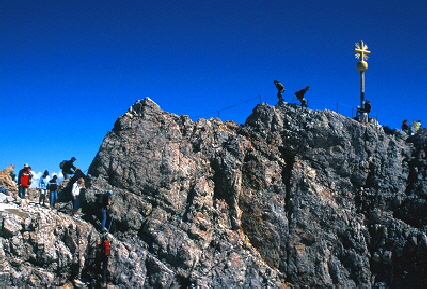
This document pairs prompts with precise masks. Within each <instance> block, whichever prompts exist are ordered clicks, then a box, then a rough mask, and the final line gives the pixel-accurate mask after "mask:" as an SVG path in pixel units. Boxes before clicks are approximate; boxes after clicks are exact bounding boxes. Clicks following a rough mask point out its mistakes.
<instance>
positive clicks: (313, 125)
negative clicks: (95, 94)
mask: <svg viewBox="0 0 427 289" xmlns="http://www.w3.org/2000/svg"><path fill="white" fill-rule="evenodd" d="M425 140H426V134H425V131H424V130H423V129H421V130H419V131H418V133H416V134H415V135H412V136H407V135H406V134H405V133H403V132H402V131H400V130H390V129H388V128H386V127H381V126H374V125H362V124H361V123H359V122H357V121H355V120H353V119H349V118H346V117H344V116H342V115H339V114H337V113H335V112H331V111H327V110H325V111H314V110H311V109H308V108H305V107H301V106H299V105H296V104H287V103H279V104H277V105H268V104H265V103H261V104H258V105H257V106H256V107H255V108H254V109H253V112H252V114H251V115H250V116H249V117H248V119H247V120H246V123H245V124H244V125H238V124H236V123H234V122H231V121H226V122H223V121H221V120H219V119H209V120H206V119H199V120H198V121H197V122H194V121H193V120H191V119H190V118H189V117H187V116H178V115H174V114H169V113H166V112H164V111H162V109H161V108H160V107H159V106H158V105H157V104H156V103H154V102H153V101H152V100H151V99H148V98H146V99H144V100H139V101H137V102H136V103H135V104H133V105H132V106H131V108H130V109H129V111H128V112H127V113H125V114H124V115H122V116H120V117H119V118H118V119H117V121H116V122H115V124H114V128H113V129H112V130H111V131H109V132H108V133H107V135H106V136H105V139H104V141H103V143H102V145H101V147H100V149H99V152H98V154H97V155H96V157H95V158H94V160H93V162H92V164H91V166H90V168H89V174H90V175H91V177H92V181H91V183H92V187H91V188H89V189H88V191H87V192H86V198H85V200H84V201H83V212H84V214H85V216H86V217H85V218H84V221H86V222H87V223H86V224H87V225H85V226H88V229H87V231H91V232H93V236H97V234H98V233H97V229H96V226H97V223H96V218H95V217H94V216H93V215H94V212H93V211H92V210H91V208H92V204H93V202H94V200H95V199H94V195H95V193H96V192H97V191H100V190H107V189H113V190H114V191H115V194H114V204H113V205H111V208H110V209H111V211H110V214H111V215H112V216H113V217H114V222H115V228H116V229H115V231H114V234H113V235H111V238H112V239H114V242H113V246H112V249H111V252H112V256H111V257H110V262H109V264H108V271H109V275H108V281H109V283H110V284H111V285H113V284H114V285H121V286H126V287H134V286H136V287H142V288H183V287H184V288H185V287H191V288H192V287H194V288H197V287H201V288H202V287H203V288H226V287H228V288H264V287H267V286H270V287H271V288H286V286H288V287H289V288H293V287H297V286H308V287H316V286H317V287H328V286H329V287H331V288H332V286H334V285H335V286H348V287H368V288H369V287H381V288H409V287H411V288H421V287H426V285H427V277H426V275H425V274H424V272H425V271H426V270H427V264H426V262H427V261H426V260H427V258H426V257H427V255H426V254H427V237H426V234H425V230H426V229H425V225H424V224H425V223H426V218H427V213H426V212H427V210H425V206H426V201H425V200H426V194H425V192H427V187H426V182H425V181H424V180H425V178H427V172H426V170H425V167H427V161H426V150H425V143H426V142H425ZM69 219H72V218H69ZM67 220H68V219H67ZM84 221H80V220H79V221H75V222H79V223H78V225H73V226H74V227H79V226H83V224H84V223H85V222H84ZM90 224H93V225H94V226H95V227H93V226H92V225H90ZM74 227H73V228H74ZM17 231H18V233H16V234H18V235H19V234H21V235H22V236H23V235H24V233H22V232H21V233H19V230H17ZM84 231H85V230H84ZM87 231H85V234H86V235H85V236H87V234H89V233H87ZM21 235H19V236H21ZM14 238H15V239H16V235H13V234H4V235H3V237H2V241H3V247H2V248H3V249H2V250H3V256H5V257H4V259H5V262H8V264H9V265H8V266H11V267H13V268H14V270H17V268H16V266H15V265H14V264H15V263H16V262H15V261H16V259H22V262H30V258H31V257H30V256H29V257H26V255H24V254H23V253H22V252H21V253H20V254H21V255H19V254H18V255H17V253H16V251H14V250H13V249H12V248H13V246H12V244H13V240H14ZM21 238H22V239H23V240H22V242H24V243H25V244H28V246H30V247H31V244H32V243H31V240H27V239H25V238H24V237H21ZM55 238H56V237H55ZM58 238H59V237H58ZM62 238H65V237H62ZM70 238H71V237H70V236H68V235H67V240H68V242H65V243H64V246H65V247H64V248H62V250H63V251H66V252H70V256H73V254H74V255H75V254H76V252H77V251H78V250H79V246H77V248H76V247H73V246H71V245H69V244H70V242H71V241H70V240H69V239H70ZM86 239H90V238H89V237H86ZM58 242H60V240H58ZM5 244H6V245H5ZM89 244H90V242H89V241H88V242H83V246H82V249H81V250H83V251H85V252H90V251H91V249H90V245H89ZM24 247H25V246H24ZM52 250H54V249H52ZM58 250H59V249H58ZM1 252H2V251H1V250H0V253H1ZM80 252H82V251H80ZM0 256H2V255H1V254H0ZM55 256H57V262H59V260H60V259H61V257H60V256H59V255H58V254H57V255H55ZM67 256H68V255H67ZM52 258H53V257H52ZM70 258H71V257H70ZM14 260H15V261H14ZM14 262H15V263H14ZM38 262H39V263H37V262H30V263H31V264H32V265H33V268H34V270H35V271H36V270H42V268H44V266H45V265H46V264H44V263H43V262H41V261H38ZM91 262H94V261H89V259H86V260H85V262H80V263H79V264H80V265H79V266H80V269H79V270H76V267H75V265H74V267H73V265H72V264H73V262H71V261H70V262H69V264H68V263H67V264H68V265H67V264H66V265H67V266H68V267H67V266H65V265H64V267H63V268H62V269H61V270H62V272H63V273H62V274H63V275H61V276H62V277H63V276H64V275H65V276H68V277H67V278H72V275H73V274H74V275H79V276H81V278H86V279H94V278H96V272H95V270H94V269H93V267H91V266H92V263H91ZM14 266H15V267H14ZM44 270H46V269H44ZM49 272H50V271H49ZM73 272H74V273H73ZM67 274H68V275H67ZM51 275H52V280H54V281H52V283H51V284H56V285H60V284H61V281H60V280H62V279H60V273H59V272H58V271H55V272H54V271H52V272H51ZM13 278H14V277H13V275H11V277H10V279H8V280H11V281H8V282H9V283H6V284H15V283H13V282H15V281H13ZM21 282H22V281H21ZM24 284H30V282H29V281H28V282H27V283H24Z"/></svg>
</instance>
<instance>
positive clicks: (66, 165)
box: [3, 157, 85, 215]
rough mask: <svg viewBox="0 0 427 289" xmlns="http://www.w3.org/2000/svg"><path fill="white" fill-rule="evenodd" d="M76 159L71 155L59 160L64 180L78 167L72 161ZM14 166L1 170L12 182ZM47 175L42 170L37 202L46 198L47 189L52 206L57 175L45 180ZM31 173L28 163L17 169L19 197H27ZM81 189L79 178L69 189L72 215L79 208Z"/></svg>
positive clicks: (80, 179)
mask: <svg viewBox="0 0 427 289" xmlns="http://www.w3.org/2000/svg"><path fill="white" fill-rule="evenodd" d="M75 160H76V158H75V157H72V158H71V159H70V160H67V161H63V162H61V165H60V167H61V172H62V175H63V176H64V180H69V179H70V175H72V174H74V173H75V172H76V171H77V170H78V168H76V167H75V166H74V161H75ZM14 169H15V166H14V165H13V164H11V165H10V166H9V167H7V168H6V169H4V170H3V172H4V173H6V174H7V175H8V176H10V179H11V181H12V182H15V176H16V175H15V171H14ZM48 175H49V172H48V171H47V170H45V171H44V172H43V175H42V176H41V177H40V179H39V183H38V186H37V188H38V190H39V192H40V194H39V204H44V203H45V200H46V193H47V191H48V190H49V192H50V196H49V201H50V207H51V208H54V207H55V203H56V202H57V201H58V188H59V185H58V176H57V175H54V176H53V177H52V179H51V180H49V181H48V182H46V177H47V176H48ZM33 177H34V176H33V173H32V171H31V167H30V166H29V165H28V163H25V164H24V167H23V168H22V169H21V170H20V171H19V173H18V179H17V182H18V197H19V198H20V199H26V198H27V190H28V188H29V187H30V186H31V184H32V183H33ZM82 189H85V187H84V179H83V178H79V179H78V180H77V182H75V183H74V184H73V187H72V190H71V198H72V200H73V215H77V213H76V212H77V211H78V209H79V195H80V191H81V190H82Z"/></svg>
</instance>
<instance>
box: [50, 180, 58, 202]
mask: <svg viewBox="0 0 427 289" xmlns="http://www.w3.org/2000/svg"><path fill="white" fill-rule="evenodd" d="M57 181H58V176H57V175H54V176H53V178H52V179H51V180H50V181H49V190H50V197H49V201H50V207H51V208H52V209H54V208H55V203H56V201H57V200H58V191H57V190H58V183H57Z"/></svg>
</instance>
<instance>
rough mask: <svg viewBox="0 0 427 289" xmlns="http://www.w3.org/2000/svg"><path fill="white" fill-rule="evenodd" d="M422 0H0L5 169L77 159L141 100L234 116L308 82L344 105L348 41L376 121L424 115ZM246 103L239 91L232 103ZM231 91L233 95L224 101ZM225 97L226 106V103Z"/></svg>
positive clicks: (353, 84) (84, 164)
mask: <svg viewBox="0 0 427 289" xmlns="http://www.w3.org/2000/svg"><path fill="white" fill-rule="evenodd" d="M426 15H427V1H425V0H408V1H401V0H387V1H372V0H370V1H367V0H362V1H359V0H358V1H356V0H344V1H336V0H323V1H320V0H299V1H275V0H271V1H265V0H251V1H240V0H239V1H237V0H227V1H213V0H212V1H211V0H206V1H205V0H181V1H164V0H156V1H148V0H147V1H143V0H139V1H133V0H126V1H119V0H117V1H108V0H106V1H95V0H94V1H88V0H85V1H80V0H73V1H65V0H55V1H44V0H37V1H34V0H13V1H1V2H0V73H1V75H0V100H1V102H0V103H1V108H2V109H1V114H2V117H1V126H0V170H2V169H3V168H5V167H6V166H8V165H9V163H14V164H15V165H16V169H17V170H18V169H20V168H22V166H23V163H29V164H30V166H32V168H33V170H34V171H36V172H42V171H43V170H45V169H47V170H49V171H50V172H51V173H53V172H58V171H59V168H58V164H59V162H60V161H61V160H63V159H70V158H71V157H72V156H74V157H76V158H77V161H76V162H75V165H76V166H77V167H79V168H81V169H82V170H83V171H86V170H87V169H88V168H89V165H90V163H91V161H92V159H93V158H94V157H95V155H96V153H97V151H98V149H99V146H100V145H101V143H102V141H103V138H104V136H105V134H106V132H107V131H109V130H111V129H112V128H113V124H114V122H115V120H116V119H117V117H118V116H120V115H122V114H123V113H125V112H126V111H127V109H128V108H129V106H131V105H132V104H133V103H134V102H135V101H136V100H138V99H143V98H145V97H150V98H151V99H152V100H154V101H155V102H156V103H157V104H159V105H160V106H161V107H162V108H163V110H164V111H166V112H169V113H175V114H178V115H183V114H185V115H188V116H190V117H191V118H193V119H194V120H197V118H198V117H203V118H210V117H217V116H218V112H217V111H218V110H220V113H219V114H220V118H221V119H222V120H234V121H236V122H241V123H243V122H244V121H245V119H246V118H247V116H248V115H249V114H250V113H251V109H252V108H253V107H255V105H256V104H257V103H258V102H259V98H260V95H261V100H262V102H267V103H269V104H276V103H277V98H276V88H275V87H274V84H273V80H274V79H278V80H280V81H281V82H282V83H283V84H284V86H285V88H286V92H285V93H284V98H285V100H286V101H292V100H293V101H295V99H293V96H294V92H295V91H297V90H299V89H302V88H304V87H305V86H307V85H309V86H310V87H311V90H310V91H309V92H308V93H307V95H306V96H307V99H308V103H309V106H310V107H311V108H319V109H321V108H332V109H336V106H337V105H336V104H337V103H339V105H338V110H339V113H341V114H344V115H346V116H351V114H352V109H351V107H356V106H357V105H358V104H359V73H358V72H357V70H356V63H357V61H358V60H357V59H355V58H354V52H353V48H354V45H355V43H356V42H359V41H360V40H363V41H364V42H365V43H366V44H367V45H368V46H369V50H370V51H371V52H372V53H371V55H370V58H369V60H368V62H369V69H368V71H367V72H366V98H367V99H370V100H371V103H372V107H373V109H372V114H371V115H372V116H378V119H379V123H380V124H383V125H388V126H390V127H392V128H395V127H400V124H401V121H402V120H403V119H405V118H407V119H409V121H412V120H414V119H421V120H424V122H425V123H427V118H425V117H424V116H425V114H424V110H425V108H426V107H427V99H426V98H425V91H424V88H425V85H426V83H427V79H426V73H425V69H426V67H427V63H426V62H427V57H426V56H425V54H424V53H425V52H424V50H425V49H426V47H427V29H425V28H426V19H427V18H426ZM240 103H243V104H240ZM235 104H240V105H237V106H233V105H235ZM229 106H233V107H231V108H228V109H223V108H226V107H229Z"/></svg>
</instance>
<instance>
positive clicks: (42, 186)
mask: <svg viewBox="0 0 427 289" xmlns="http://www.w3.org/2000/svg"><path fill="white" fill-rule="evenodd" d="M48 175H49V172H48V171H47V170H45V171H44V172H43V175H42V176H41V177H40V179H39V193H40V194H39V205H43V206H44V203H45V201H46V191H47V189H46V182H45V181H46V177H47V176H48Z"/></svg>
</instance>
